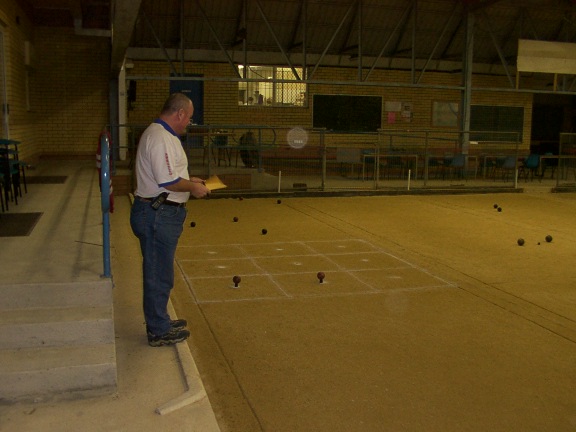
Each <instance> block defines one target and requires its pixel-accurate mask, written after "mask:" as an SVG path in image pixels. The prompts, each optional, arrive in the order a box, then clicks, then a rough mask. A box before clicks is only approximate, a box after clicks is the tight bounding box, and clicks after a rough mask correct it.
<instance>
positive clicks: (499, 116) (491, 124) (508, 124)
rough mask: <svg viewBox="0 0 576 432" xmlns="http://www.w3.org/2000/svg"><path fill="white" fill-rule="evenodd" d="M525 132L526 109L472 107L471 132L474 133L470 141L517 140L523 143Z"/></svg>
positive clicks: (487, 106) (513, 107) (514, 107)
mask: <svg viewBox="0 0 576 432" xmlns="http://www.w3.org/2000/svg"><path fill="white" fill-rule="evenodd" d="M523 130H524V107H516V106H489V105H471V106H470V131H471V132H472V133H471V134H470V139H471V140H472V141H516V139H518V140H519V141H522V132H523ZM488 132H495V133H488ZM498 132H501V133H498ZM509 132H516V133H517V134H513V133H509Z"/></svg>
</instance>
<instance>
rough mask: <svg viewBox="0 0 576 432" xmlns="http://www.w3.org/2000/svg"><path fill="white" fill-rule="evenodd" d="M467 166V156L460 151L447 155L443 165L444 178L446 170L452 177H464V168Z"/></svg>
mask: <svg viewBox="0 0 576 432" xmlns="http://www.w3.org/2000/svg"><path fill="white" fill-rule="evenodd" d="M465 166H466V156H465V155H463V154H461V153H459V154H457V155H454V156H451V157H450V156H445V157H444V165H443V174H442V178H445V175H446V173H445V171H448V174H449V175H450V178H455V176H456V175H458V176H459V177H460V178H463V177H464V168H465Z"/></svg>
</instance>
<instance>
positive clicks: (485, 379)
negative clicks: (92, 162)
mask: <svg viewBox="0 0 576 432" xmlns="http://www.w3.org/2000/svg"><path fill="white" fill-rule="evenodd" d="M496 203H497V204H498V206H500V207H501V208H502V211H501V212H498V211H497V210H496V209H495V208H494V204H496ZM128 207H129V202H127V200H126V201H124V200H122V201H120V203H119V211H118V213H117V214H115V216H114V222H113V229H112V233H113V235H115V236H118V232H119V231H124V230H125V229H126V226H127V217H126V218H122V217H120V216H121V215H122V214H125V215H127V213H128ZM575 207H576V204H575V203H574V200H573V195H572V194H549V193H541V192H538V191H534V192H532V193H525V194H517V193H515V194H478V195H445V196H380V197H341V198H282V200H281V202H280V203H278V200H277V199H276V198H253V199H252V198H250V199H238V198H236V199H232V198H229V199H214V198H212V199H208V200H204V201H191V202H190V203H189V205H188V211H189V215H188V219H187V221H186V224H185V227H184V232H183V234H182V237H181V240H180V244H179V248H178V251H177V257H176V264H177V265H176V281H177V283H176V287H175V291H174V293H173V295H172V301H173V303H174V307H175V309H176V311H177V314H178V316H179V317H180V318H186V319H187V320H188V321H189V324H190V328H191V329H192V336H191V338H190V340H189V347H190V350H191V352H192V355H193V357H194V359H195V361H196V363H197V366H198V369H199V371H200V374H201V377H202V380H203V382H204V385H205V387H206V390H207V393H208V396H209V399H210V402H211V404H212V407H213V409H214V412H215V414H216V417H217V419H218V421H219V424H220V428H221V429H222V430H223V431H256V430H265V431H296V430H314V431H382V430H385V431H399V430H401V431H422V430H427V431H447V430H459V431H486V430H491V431H510V430H518V431H545V430H549V431H570V430H574V427H576V411H575V409H576V396H574V392H573V391H572V387H573V385H572V384H573V382H574V380H575V379H576V372H575V371H574V368H573V365H574V361H575V360H576V345H575V343H574V342H575V341H576V332H575V330H576V325H575V321H574V318H575V314H574V303H575V295H574V293H573V285H574V280H575V278H576V270H574V267H573V266H572V265H571V263H570V261H571V257H572V256H573V254H574V249H575V229H574V228H573V225H572V224H571V223H570V220H571V218H572V215H573V214H574V211H575ZM234 217H237V218H238V221H237V222H234ZM191 222H195V226H194V227H191V226H190V223H191ZM263 228H265V229H266V230H267V234H265V235H264V234H262V229H263ZM547 235H551V236H552V237H553V240H552V241H551V242H547V241H546V240H545V237H546V236H547ZM519 238H523V239H525V244H524V245H523V246H519V245H518V244H517V240H518V239H519ZM118 240H119V239H118V237H116V240H115V243H116V248H117V249H118V252H119V249H121V246H120V245H119V244H118ZM125 240H127V241H128V243H130V242H135V241H136V240H135V239H134V238H132V237H129V236H126V237H124V236H123V241H125ZM134 260H135V261H138V257H137V256H134ZM134 265H135V266H136V265H137V264H136V263H135V264H134ZM319 271H322V272H324V273H325V279H324V280H323V283H320V282H319V279H318V278H317V272H319ZM236 275H238V276H240V277H241V282H240V283H239V285H238V287H235V286H234V283H233V281H232V278H233V276H236Z"/></svg>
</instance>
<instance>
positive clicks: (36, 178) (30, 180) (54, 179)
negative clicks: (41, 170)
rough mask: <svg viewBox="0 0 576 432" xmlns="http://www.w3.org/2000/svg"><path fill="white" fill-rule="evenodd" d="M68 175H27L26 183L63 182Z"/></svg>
mask: <svg viewBox="0 0 576 432" xmlns="http://www.w3.org/2000/svg"><path fill="white" fill-rule="evenodd" d="M67 178H68V176H28V177H26V183H27V184H61V183H65V182H66V179H67Z"/></svg>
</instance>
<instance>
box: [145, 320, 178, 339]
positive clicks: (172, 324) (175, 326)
mask: <svg viewBox="0 0 576 432" xmlns="http://www.w3.org/2000/svg"><path fill="white" fill-rule="evenodd" d="M187 325H188V321H186V320H185V319H177V320H170V329H175V330H180V329H184V328H186V326H187ZM146 333H147V334H148V336H153V335H152V332H150V330H148V326H146Z"/></svg>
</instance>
